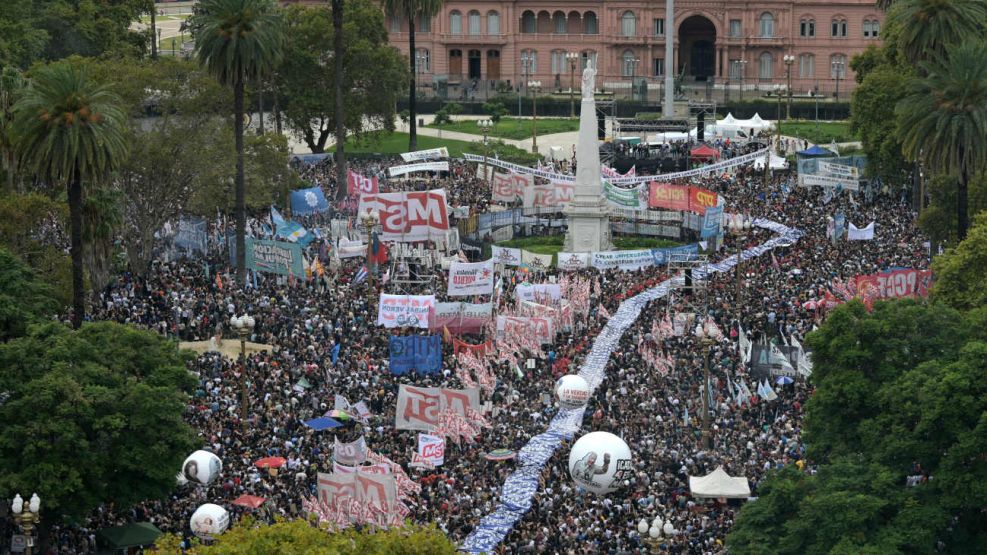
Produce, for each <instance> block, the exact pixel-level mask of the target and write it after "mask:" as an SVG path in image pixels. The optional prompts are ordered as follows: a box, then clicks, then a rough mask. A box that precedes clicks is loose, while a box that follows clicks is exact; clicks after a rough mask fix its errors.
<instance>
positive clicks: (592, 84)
mask: <svg viewBox="0 0 987 555" xmlns="http://www.w3.org/2000/svg"><path fill="white" fill-rule="evenodd" d="M595 90H596V69H594V68H593V60H592V59H589V60H587V61H586V69H584V70H583V98H584V99H592V98H593V91H595Z"/></svg>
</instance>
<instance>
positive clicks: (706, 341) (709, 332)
mask: <svg viewBox="0 0 987 555" xmlns="http://www.w3.org/2000/svg"><path fill="white" fill-rule="evenodd" d="M711 324H712V325H711ZM714 326H715V324H713V322H712V320H711V319H707V320H706V321H705V322H703V323H702V324H697V325H696V331H695V332H693V333H694V334H695V336H696V339H698V340H699V344H700V345H701V346H702V347H703V388H702V391H701V392H700V395H701V397H702V399H703V436H702V437H703V447H704V448H706V449H709V448H710V445H711V442H710V430H709V424H710V418H709V410H710V407H709V401H710V399H709V349H710V347H712V346H713V344H714V343H716V340H717V338H715V337H714V333H715V332H714Z"/></svg>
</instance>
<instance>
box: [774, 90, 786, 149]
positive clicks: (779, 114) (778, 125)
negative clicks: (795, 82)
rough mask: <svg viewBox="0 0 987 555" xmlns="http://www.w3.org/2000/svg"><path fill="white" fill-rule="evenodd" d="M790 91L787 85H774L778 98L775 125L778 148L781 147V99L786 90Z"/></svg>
mask: <svg viewBox="0 0 987 555" xmlns="http://www.w3.org/2000/svg"><path fill="white" fill-rule="evenodd" d="M786 89H788V87H786V86H785V85H780V84H778V83H775V84H774V91H775V96H776V97H778V120H777V123H776V124H775V136H776V137H777V138H776V139H775V143H776V145H775V146H776V148H780V147H781V98H782V96H784V94H785V90H786Z"/></svg>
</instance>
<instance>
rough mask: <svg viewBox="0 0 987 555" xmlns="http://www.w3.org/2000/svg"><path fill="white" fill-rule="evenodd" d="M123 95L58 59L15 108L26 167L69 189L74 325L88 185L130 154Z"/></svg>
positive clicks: (80, 299) (80, 298) (37, 75)
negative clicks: (84, 205) (126, 137)
mask: <svg viewBox="0 0 987 555" xmlns="http://www.w3.org/2000/svg"><path fill="white" fill-rule="evenodd" d="M119 104H120V98H119V97H118V96H117V95H116V94H115V93H113V92H112V91H111V90H110V89H109V88H108V87H106V86H104V85H102V84H99V83H97V82H96V81H94V80H93V79H92V78H91V77H90V76H89V73H88V71H87V70H86V69H85V68H84V67H80V66H78V65H76V64H72V63H70V62H57V63H54V64H51V65H49V66H46V67H43V68H41V69H39V70H37V71H35V72H33V73H32V75H31V84H30V85H29V86H28V87H27V88H26V89H25V90H24V91H23V93H22V96H21V98H20V99H19V100H18V101H17V104H16V105H15V106H14V114H15V119H14V129H13V132H14V136H15V137H16V141H17V150H18V152H19V154H20V159H21V165H22V166H23V167H25V168H26V169H28V170H29V171H32V172H33V173H35V174H36V175H37V176H38V177H40V178H41V179H43V180H44V181H45V182H46V183H47V184H49V185H56V184H59V185H61V184H64V185H67V187H68V201H69V222H70V225H69V230H70V232H69V235H70V237H71V240H72V251H71V256H72V309H73V313H72V324H73V326H74V327H76V328H78V327H79V326H81V325H82V318H83V316H84V315H85V309H86V306H85V299H84V285H83V279H82V273H83V252H82V249H83V245H82V240H83V227H82V226H83V183H92V182H95V181H98V180H100V179H103V178H105V177H106V176H107V175H108V174H109V173H110V172H112V171H113V170H114V169H116V167H117V166H118V165H119V164H120V161H121V160H122V159H123V158H124V156H125V155H126V152H127V146H128V145H127V143H126V142H125V141H124V140H123V136H124V135H123V129H124V125H125V121H124V115H123V112H122V111H121V110H120V107H119Z"/></svg>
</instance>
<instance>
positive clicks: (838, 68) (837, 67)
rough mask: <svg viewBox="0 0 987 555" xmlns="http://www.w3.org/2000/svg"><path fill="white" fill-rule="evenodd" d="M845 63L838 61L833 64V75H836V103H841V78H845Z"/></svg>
mask: <svg viewBox="0 0 987 555" xmlns="http://www.w3.org/2000/svg"><path fill="white" fill-rule="evenodd" d="M843 65H844V64H843V61H842V60H836V61H834V62H833V74H835V75H836V101H837V102H839V101H840V77H843Z"/></svg>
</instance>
